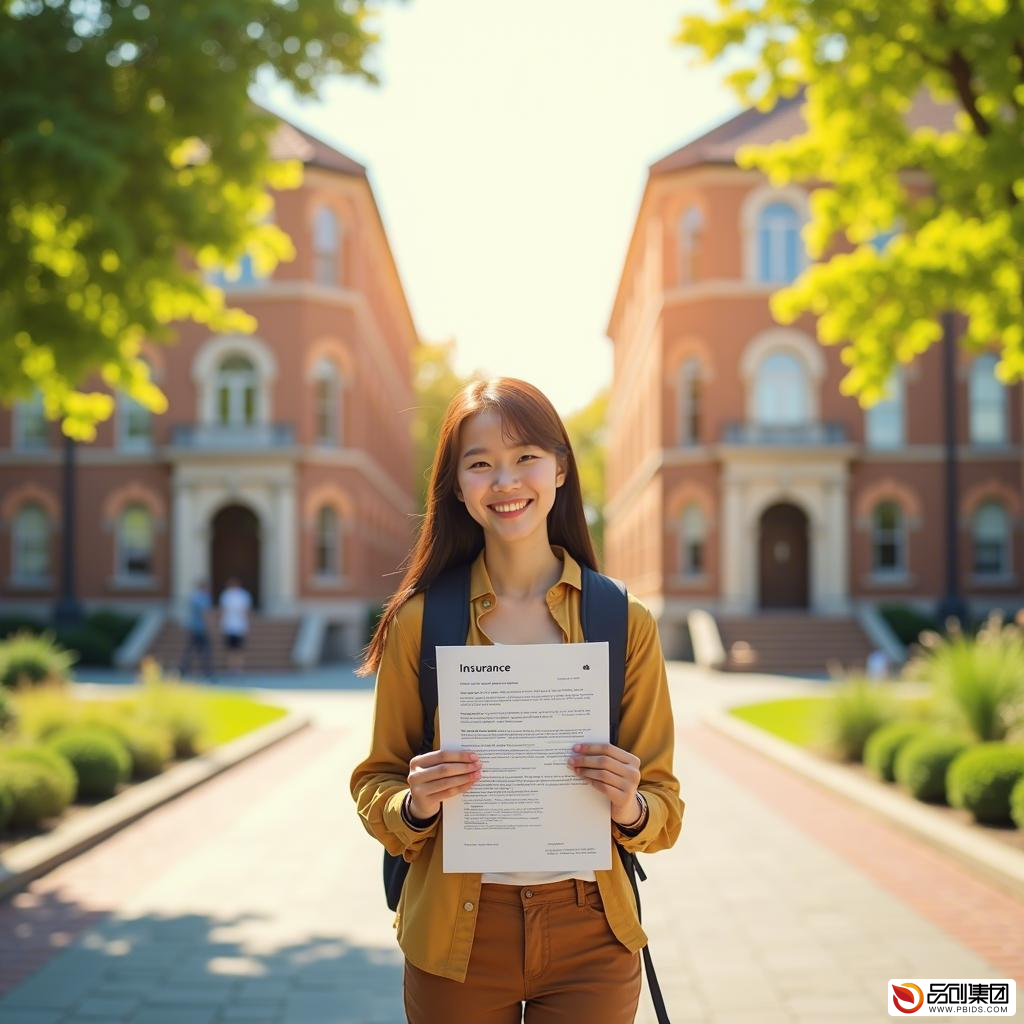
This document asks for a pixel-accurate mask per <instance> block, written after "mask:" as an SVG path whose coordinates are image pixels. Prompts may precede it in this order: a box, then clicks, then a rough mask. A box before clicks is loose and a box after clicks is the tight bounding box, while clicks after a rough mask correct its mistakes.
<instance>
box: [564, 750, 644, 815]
mask: <svg viewBox="0 0 1024 1024" xmlns="http://www.w3.org/2000/svg"><path fill="white" fill-rule="evenodd" d="M572 749H573V753H572V755H571V756H570V758H569V762H568V763H569V767H570V768H572V770H573V771H574V772H575V773H576V774H577V775H578V776H579V777H580V778H581V779H586V780H587V782H589V783H590V784H591V785H592V786H593V787H594V788H595V789H599V790H600V791H601V792H602V793H604V795H605V796H606V797H608V799H609V800H610V801H611V805H612V807H611V811H612V821H614V822H615V823H616V824H617V825H631V824H633V822H635V821H636V820H637V817H638V815H639V814H640V807H639V804H638V803H637V799H636V791H637V787H638V786H639V785H640V758H638V757H637V756H636V755H635V754H631V753H630V752H629V751H628V750H622V749H621V748H620V747H614V746H612V745H611V744H610V743H577V744H576V745H575V746H574V747H573V748H572Z"/></svg>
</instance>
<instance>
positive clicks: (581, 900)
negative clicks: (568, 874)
mask: <svg viewBox="0 0 1024 1024" xmlns="http://www.w3.org/2000/svg"><path fill="white" fill-rule="evenodd" d="M573 881H574V882H575V883H576V906H577V907H585V906H586V905H587V890H586V886H585V884H584V882H583V879H582V878H574V879H573Z"/></svg>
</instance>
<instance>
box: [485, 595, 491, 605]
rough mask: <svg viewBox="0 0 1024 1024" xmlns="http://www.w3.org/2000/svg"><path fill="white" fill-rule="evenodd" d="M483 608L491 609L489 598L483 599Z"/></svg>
mask: <svg viewBox="0 0 1024 1024" xmlns="http://www.w3.org/2000/svg"><path fill="white" fill-rule="evenodd" d="M484 607H485V608H490V607H491V599H490V598H489V597H485V598H484Z"/></svg>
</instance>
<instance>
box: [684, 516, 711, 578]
mask: <svg viewBox="0 0 1024 1024" xmlns="http://www.w3.org/2000/svg"><path fill="white" fill-rule="evenodd" d="M679 533H680V539H681V544H680V550H679V567H680V574H681V575H682V576H700V575H701V574H702V573H703V572H704V544H705V541H706V539H707V522H706V520H705V518H704V513H703V512H702V511H701V509H700V506H699V505H687V506H686V508H685V509H684V510H683V515H682V519H681V520H680V530H679Z"/></svg>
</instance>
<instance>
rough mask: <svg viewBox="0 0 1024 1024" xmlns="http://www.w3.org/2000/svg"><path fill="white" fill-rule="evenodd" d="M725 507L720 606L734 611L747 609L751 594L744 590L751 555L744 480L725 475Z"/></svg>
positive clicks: (723, 483)
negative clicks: (746, 562) (745, 524)
mask: <svg viewBox="0 0 1024 1024" xmlns="http://www.w3.org/2000/svg"><path fill="white" fill-rule="evenodd" d="M722 486H723V489H724V494H723V511H722V523H721V533H720V535H719V543H720V545H721V547H720V550H719V555H720V557H719V566H720V576H721V582H720V585H719V593H720V600H721V608H722V610H723V611H725V612H731V613H733V614H737V613H741V612H744V611H746V610H747V607H748V605H749V603H750V595H749V594H747V593H745V588H744V572H743V560H744V559H745V558H747V557H748V552H747V546H748V545H747V538H746V537H744V535H743V491H742V485H741V483H740V482H739V481H738V480H736V479H735V478H734V477H730V475H729V473H728V471H727V472H726V474H725V476H724V477H723V482H722Z"/></svg>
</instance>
